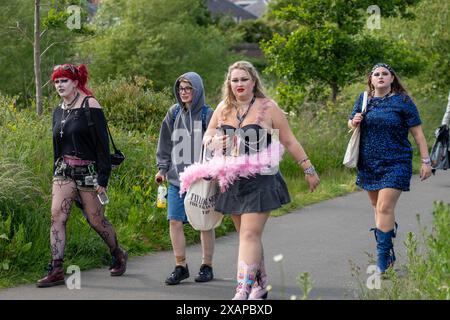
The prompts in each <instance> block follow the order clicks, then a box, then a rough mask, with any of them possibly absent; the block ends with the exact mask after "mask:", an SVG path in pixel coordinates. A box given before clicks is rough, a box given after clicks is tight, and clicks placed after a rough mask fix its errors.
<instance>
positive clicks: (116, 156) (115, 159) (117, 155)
mask: <svg viewBox="0 0 450 320" xmlns="http://www.w3.org/2000/svg"><path fill="white" fill-rule="evenodd" d="M89 98H92V96H87V97H86V98H84V101H83V103H82V108H83V109H84V114H85V115H86V119H87V121H88V127H89V131H90V133H91V137H92V140H93V141H97V139H95V137H96V135H97V126H96V125H95V123H94V121H92V117H91V111H90V108H89ZM106 129H107V130H108V135H109V139H110V140H111V143H112V146H113V148H114V153H112V154H111V155H110V158H111V167H112V169H114V168H116V167H118V166H119V165H120V164H121V163H122V162H123V160H125V155H124V154H123V153H122V151H120V150H119V149H117V148H116V145H115V144H114V140H113V137H112V135H111V132H110V131H109V126H108V121H107V122H106ZM98 140H99V141H101V140H100V139H98Z"/></svg>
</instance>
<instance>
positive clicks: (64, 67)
mask: <svg viewBox="0 0 450 320" xmlns="http://www.w3.org/2000/svg"><path fill="white" fill-rule="evenodd" d="M60 69H61V70H70V71H71V72H72V73H73V74H75V73H77V72H78V69H77V68H75V67H74V66H73V65H71V64H58V65H56V66H54V67H53V71H56V70H60Z"/></svg>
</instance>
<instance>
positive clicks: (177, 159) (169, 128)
mask: <svg viewBox="0 0 450 320" xmlns="http://www.w3.org/2000/svg"><path fill="white" fill-rule="evenodd" d="M180 78H185V79H188V80H189V81H190V82H191V84H192V86H193V87H194V91H193V99H192V104H191V106H190V108H188V109H187V110H186V109H184V108H183V107H181V110H180V111H179V112H178V114H177V116H176V118H175V121H174V120H173V115H174V111H175V109H176V107H177V105H179V106H182V105H183V104H182V102H181V98H180V94H179V92H178V87H179V84H180ZM173 90H174V94H175V97H176V99H177V103H176V104H174V105H173V106H171V107H170V108H169V111H167V114H166V116H165V118H164V120H163V123H162V125H161V129H160V131H159V140H158V149H157V151H156V161H157V164H156V165H157V167H158V169H159V170H161V171H162V172H163V173H165V174H166V179H167V180H168V181H169V183H170V184H173V185H175V186H177V187H179V186H180V173H181V172H183V171H184V168H186V167H187V166H189V165H191V164H193V163H194V162H196V161H198V160H199V158H200V154H201V149H202V140H203V133H204V132H203V130H202V107H203V105H204V104H205V93H204V88H203V81H202V78H201V77H200V76H199V75H198V74H197V73H195V72H188V73H185V74H183V75H181V76H180V77H179V78H178V79H177V80H176V81H175V84H174V87H173ZM212 114H213V109H211V108H208V112H207V113H206V127H208V124H209V121H210V120H211V117H212Z"/></svg>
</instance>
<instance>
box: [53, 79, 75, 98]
mask: <svg viewBox="0 0 450 320" xmlns="http://www.w3.org/2000/svg"><path fill="white" fill-rule="evenodd" d="M53 84H54V85H55V89H56V91H57V92H58V94H59V96H60V97H61V98H68V97H71V96H73V95H74V93H75V92H76V89H77V85H78V81H73V80H71V79H69V78H56V79H55V81H53Z"/></svg>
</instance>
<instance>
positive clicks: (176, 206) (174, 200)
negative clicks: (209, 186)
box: [167, 184, 188, 223]
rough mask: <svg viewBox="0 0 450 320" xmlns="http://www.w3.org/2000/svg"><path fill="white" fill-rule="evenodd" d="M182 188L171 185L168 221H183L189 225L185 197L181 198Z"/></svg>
mask: <svg viewBox="0 0 450 320" xmlns="http://www.w3.org/2000/svg"><path fill="white" fill-rule="evenodd" d="M179 192H180V187H177V186H174V185H173V184H169V190H168V191H167V220H177V221H183V223H188V219H187V216H186V211H184V197H185V195H186V194H184V195H183V197H180V194H179Z"/></svg>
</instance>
